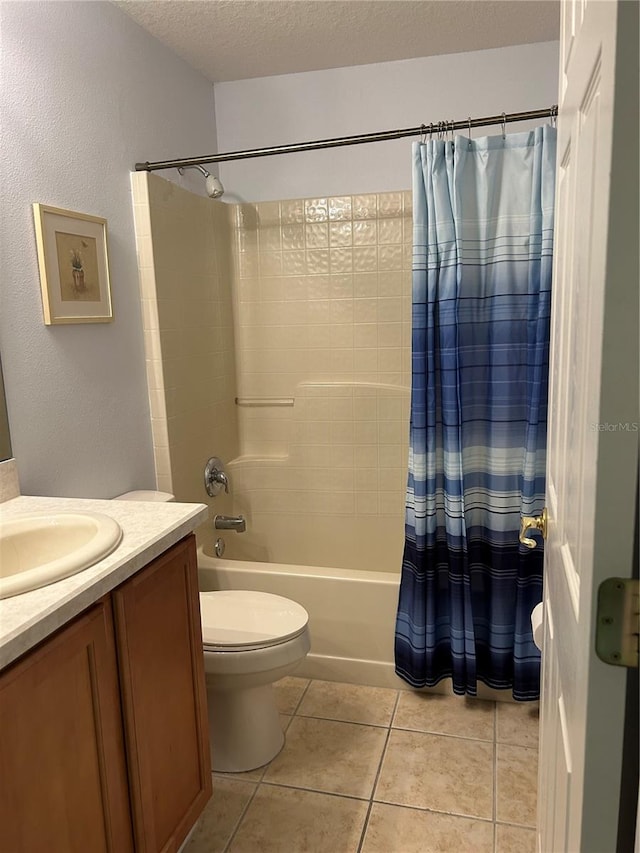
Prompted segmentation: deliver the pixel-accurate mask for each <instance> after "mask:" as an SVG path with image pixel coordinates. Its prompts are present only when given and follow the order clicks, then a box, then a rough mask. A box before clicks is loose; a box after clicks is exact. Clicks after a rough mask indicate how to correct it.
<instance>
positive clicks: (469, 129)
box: [469, 116, 471, 148]
mask: <svg viewBox="0 0 640 853" xmlns="http://www.w3.org/2000/svg"><path fill="white" fill-rule="evenodd" d="M469 148H471V116H469Z"/></svg>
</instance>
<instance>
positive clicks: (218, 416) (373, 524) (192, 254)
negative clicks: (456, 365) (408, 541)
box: [133, 174, 412, 571]
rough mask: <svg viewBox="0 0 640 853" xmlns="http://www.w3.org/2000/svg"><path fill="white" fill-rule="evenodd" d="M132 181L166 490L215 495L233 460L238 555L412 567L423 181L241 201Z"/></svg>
mask: <svg viewBox="0 0 640 853" xmlns="http://www.w3.org/2000/svg"><path fill="white" fill-rule="evenodd" d="M133 187H134V202H135V204H134V209H135V215H136V231H137V236H138V247H139V248H138V251H139V262H140V280H141V294H142V305H143V317H144V325H145V347H146V354H147V368H148V378H149V394H150V402H151V414H152V427H153V437H154V447H155V454H156V471H157V482H158V487H159V488H162V489H165V490H167V491H172V492H174V494H176V496H177V497H178V499H180V500H191V501H202V500H205V497H206V496H205V493H204V490H203V487H202V470H203V466H204V463H205V461H206V459H207V458H208V457H209V456H211V455H218V456H221V457H222V458H223V460H224V461H225V462H226V463H227V464H228V466H229V467H228V470H229V473H230V476H231V480H232V489H233V495H232V499H231V500H230V499H228V498H225V497H224V496H220V497H218V498H216V499H214V501H212V502H211V503H212V507H213V510H214V511H215V512H222V513H225V512H236V513H237V512H242V513H244V515H245V516H246V517H247V522H248V528H247V533H246V534H235V533H229V534H224V537H225V540H226V544H227V549H228V550H227V554H228V555H229V556H232V557H236V558H245V559H259V560H270V561H272V562H285V563H299V564H305V565H325V566H336V567H342V568H353V569H358V568H363V569H369V570H371V569H374V570H375V569H379V570H381V571H395V570H399V567H400V562H401V556H402V544H403V533H404V490H405V483H406V471H407V457H408V416H409V415H408V413H409V387H410V351H411V271H410V269H411V236H412V235H411V194H410V193H401V192H398V193H382V194H378V195H366V196H345V197H339V198H326V199H297V200H291V201H281V202H265V203H260V204H256V205H248V204H244V205H226V204H221V203H217V204H216V203H214V202H212V201H211V200H209V199H206V198H201V197H199V196H195V195H194V194H192V193H189V192H186V191H185V190H182V189H180V188H178V187H177V186H175V185H174V184H171V183H169V182H167V181H165V180H163V179H162V178H159V177H157V176H155V175H146V174H137V175H134V178H133ZM236 396H237V397H238V398H239V401H240V405H236V404H235V398H236ZM257 404H259V405H257ZM208 533H209V536H207V537H205V538H206V539H208V540H209V542H210V540H211V538H212V531H211V530H210V529H209V530H208Z"/></svg>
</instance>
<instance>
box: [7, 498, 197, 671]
mask: <svg viewBox="0 0 640 853" xmlns="http://www.w3.org/2000/svg"><path fill="white" fill-rule="evenodd" d="M65 510H66V511H73V510H76V511H83V510H84V511H86V512H101V513H104V515H109V516H111V518H114V519H115V520H116V521H117V522H118V524H119V525H120V527H121V528H122V541H121V542H120V544H119V545H118V547H117V548H116V549H115V551H113V552H112V553H111V554H109V556H108V557H105V558H104V560H101V561H100V562H99V563H96V564H95V565H94V566H91V567H90V568H88V569H84V570H83V571H81V572H78V574H76V575H72V576H71V577H69V578H64V579H63V580H60V581H57V582H56V583H53V584H49V586H44V587H42V588H41V589H34V590H33V591H32V592H25V593H23V594H22V595H15V596H13V597H12V598H4V599H2V600H0V668H1V667H4V666H6V665H7V664H9V663H11V662H12V661H14V660H15V659H16V658H17V657H19V656H20V655H21V654H23V653H24V652H26V651H27V650H28V649H30V648H32V647H33V646H35V645H36V644H37V643H39V642H40V641H41V640H43V639H44V638H45V637H47V636H48V635H49V634H51V633H53V631H55V630H57V629H58V628H60V626H61V625H64V624H65V622H68V621H69V620H70V619H72V618H73V617H74V616H77V615H78V614H79V613H82V611H83V610H86V608H87V607H89V606H90V605H91V604H93V603H94V602H95V601H97V600H98V599H99V598H101V597H102V596H103V595H106V593H108V592H110V591H111V590H112V589H114V588H115V587H117V586H119V585H120V584H121V583H122V582H123V581H125V580H127V578H129V577H131V575H133V574H135V572H137V571H138V570H139V569H142V568H143V567H144V566H146V565H147V563H149V562H151V560H153V559H154V558H155V557H157V556H158V555H159V554H162V552H163V551H166V550H167V548H170V547H171V545H174V544H175V543H176V542H178V541H179V540H180V539H182V538H183V537H184V536H186V535H187V534H188V533H191V531H192V530H194V529H195V528H196V527H197V526H198V525H199V524H202V522H203V521H206V520H207V515H208V510H207V507H206V506H205V505H204V504H180V503H158V502H156V503H147V502H145V503H142V502H138V501H99V500H85V499H80V498H40V497H27V496H25V495H22V496H20V497H17V498H13V499H12V500H8V501H5V502H4V503H1V504H0V518H2V520H3V521H7V520H9V519H10V518H16V517H18V516H21V515H27V514H29V513H42V512H58V511H65Z"/></svg>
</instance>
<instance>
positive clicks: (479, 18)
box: [116, 0, 559, 83]
mask: <svg viewBox="0 0 640 853" xmlns="http://www.w3.org/2000/svg"><path fill="white" fill-rule="evenodd" d="M116 5H118V6H119V7H120V8H121V9H122V10H123V11H125V12H126V13H127V14H128V15H130V16H131V17H132V18H133V19H134V20H135V21H137V23H138V24H140V25H141V26H142V27H144V28H145V29H146V30H148V31H149V32H150V33H151V34H152V35H154V36H155V37H156V38H157V39H159V40H160V41H162V42H164V44H166V45H167V46H168V47H170V48H171V49H172V50H173V51H175V53H177V54H178V55H180V56H182V57H183V58H184V59H185V60H186V61H187V62H188V63H189V64H190V65H192V66H193V67H194V68H197V69H198V70H199V71H201V72H202V73H203V74H204V75H205V76H206V77H208V78H209V79H210V80H212V81H213V82H216V83H217V82H221V81H224V80H242V79H245V78H248V77H266V76H270V75H273V74H291V73H294V72H298V71H317V70H320V69H324V68H340V67H342V66H349V65H365V64H368V63H371V62H385V61H389V60H394V59H410V58H412V57H417V56H433V55H435V54H442V53H459V52H462V51H472V50H484V49H487V48H492V47H505V46H507V45H513V44H529V43H532V42H539V41H553V40H555V39H557V38H558V37H559V0H116Z"/></svg>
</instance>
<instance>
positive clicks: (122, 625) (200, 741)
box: [113, 536, 211, 853]
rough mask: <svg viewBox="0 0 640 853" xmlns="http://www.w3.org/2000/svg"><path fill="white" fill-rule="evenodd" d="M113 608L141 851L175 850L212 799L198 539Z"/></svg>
mask: <svg viewBox="0 0 640 853" xmlns="http://www.w3.org/2000/svg"><path fill="white" fill-rule="evenodd" d="M113 601H114V610H115V617H116V634H117V637H118V649H119V652H120V660H119V663H120V681H121V689H122V699H123V709H124V717H125V732H126V742H127V759H128V765H129V784H130V789H131V801H132V809H133V822H134V833H135V838H136V849H138V850H140V851H153V853H157V851H173V850H177V849H178V847H179V846H180V844H181V843H182V841H183V840H184V838H185V837H186V835H187V833H188V831H189V830H190V828H191V826H192V825H193V824H194V823H195V821H196V819H197V817H198V816H199V814H200V812H201V811H202V809H203V808H204V805H205V803H206V802H207V800H208V799H209V797H210V796H211V767H210V757H209V735H208V721H207V709H206V691H205V684H204V661H203V654H202V631H201V625H200V603H199V597H198V577H197V567H196V551H195V538H194V537H193V536H189V537H188V538H187V539H185V540H183V541H182V542H179V543H178V544H177V545H175V546H174V547H173V548H171V549H170V550H169V551H167V552H166V553H165V554H163V555H162V556H161V557H158V559H156V560H154V561H153V562H152V563H150V564H149V566H147V567H146V568H145V569H143V570H142V571H141V572H139V573H138V574H137V575H135V576H134V577H133V578H132V579H131V580H129V581H127V583H125V584H123V586H121V587H120V588H119V589H118V590H116V591H115V592H114V594H113Z"/></svg>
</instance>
